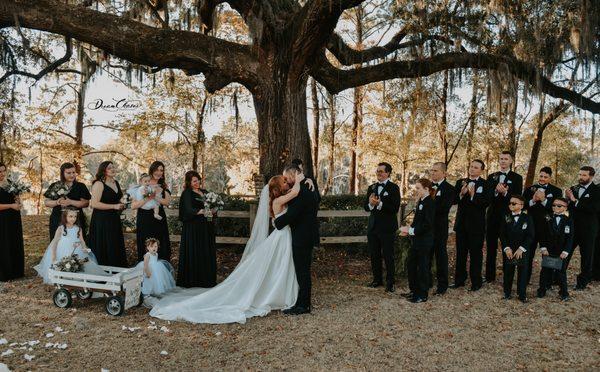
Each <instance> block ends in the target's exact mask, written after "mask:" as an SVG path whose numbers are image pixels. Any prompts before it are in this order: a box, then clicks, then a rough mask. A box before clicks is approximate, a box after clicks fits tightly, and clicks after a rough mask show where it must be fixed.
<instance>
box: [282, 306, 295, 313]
mask: <svg viewBox="0 0 600 372" xmlns="http://www.w3.org/2000/svg"><path fill="white" fill-rule="evenodd" d="M295 309H296V306H295V305H294V306H292V307H290V308H289V309H284V310H283V311H282V313H284V314H285V315H291V314H292V313H293V312H294V310H295Z"/></svg>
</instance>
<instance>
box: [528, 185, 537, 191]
mask: <svg viewBox="0 0 600 372" xmlns="http://www.w3.org/2000/svg"><path fill="white" fill-rule="evenodd" d="M529 189H530V190H531V192H536V191H537V188H536V187H535V186H531V187H530V188H529Z"/></svg>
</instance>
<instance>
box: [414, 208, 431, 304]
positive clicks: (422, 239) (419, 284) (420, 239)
mask: <svg viewBox="0 0 600 372" xmlns="http://www.w3.org/2000/svg"><path fill="white" fill-rule="evenodd" d="M434 225H435V204H434V202H433V200H432V199H431V197H430V196H428V197H426V198H425V199H423V200H420V201H419V202H418V203H417V206H416V207H415V216H414V219H413V223H412V224H411V230H410V232H411V233H412V234H411V238H412V246H411V248H410V252H409V255H408V262H407V266H408V286H409V288H410V291H411V292H413V293H414V294H415V296H416V297H419V298H427V297H428V295H427V293H428V292H429V273H430V268H429V260H430V257H431V250H432V248H433V239H434V238H433V237H434Z"/></svg>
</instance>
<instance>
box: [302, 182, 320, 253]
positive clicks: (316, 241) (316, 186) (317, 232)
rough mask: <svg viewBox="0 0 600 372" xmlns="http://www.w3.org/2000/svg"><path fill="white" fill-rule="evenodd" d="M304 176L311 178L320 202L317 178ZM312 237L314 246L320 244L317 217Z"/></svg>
mask: <svg viewBox="0 0 600 372" xmlns="http://www.w3.org/2000/svg"><path fill="white" fill-rule="evenodd" d="M305 177H306V178H307V179H309V180H311V181H312V183H313V185H315V193H316V194H317V198H318V203H319V204H321V192H320V191H319V185H317V180H315V179H314V178H313V177H310V176H305ZM313 237H314V238H315V242H314V245H315V247H318V246H319V245H320V244H321V240H320V235H319V219H318V218H315V226H314V232H313Z"/></svg>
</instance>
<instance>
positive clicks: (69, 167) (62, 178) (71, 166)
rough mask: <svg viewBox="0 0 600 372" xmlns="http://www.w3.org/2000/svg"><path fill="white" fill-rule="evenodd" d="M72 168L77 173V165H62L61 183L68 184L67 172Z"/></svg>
mask: <svg viewBox="0 0 600 372" xmlns="http://www.w3.org/2000/svg"><path fill="white" fill-rule="evenodd" d="M71 168H75V171H77V167H75V164H73V163H62V164H61V165H60V182H66V181H67V180H66V179H65V171H66V170H67V169H71Z"/></svg>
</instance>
